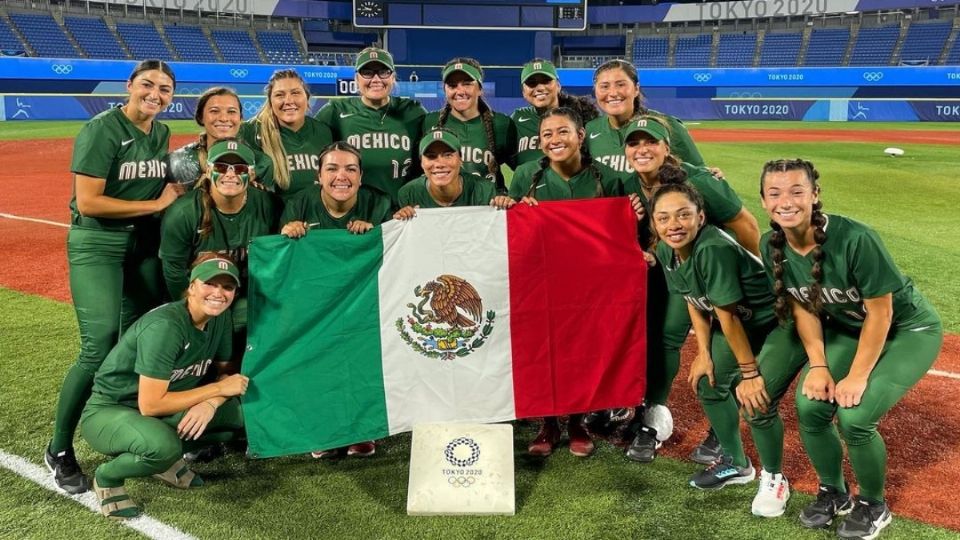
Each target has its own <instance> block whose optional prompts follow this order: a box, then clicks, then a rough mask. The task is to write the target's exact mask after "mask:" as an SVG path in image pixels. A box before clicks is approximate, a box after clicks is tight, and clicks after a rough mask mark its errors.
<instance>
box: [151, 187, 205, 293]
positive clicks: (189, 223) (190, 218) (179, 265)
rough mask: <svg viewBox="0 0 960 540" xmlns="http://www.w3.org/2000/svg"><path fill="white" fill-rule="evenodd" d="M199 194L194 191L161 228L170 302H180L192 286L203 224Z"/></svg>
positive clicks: (170, 211) (173, 207)
mask: <svg viewBox="0 0 960 540" xmlns="http://www.w3.org/2000/svg"><path fill="white" fill-rule="evenodd" d="M200 196H201V193H200V191H199V190H193V191H191V192H190V193H188V194H187V195H185V196H183V197H181V198H180V199H179V200H177V201H176V202H175V203H173V204H172V205H170V207H169V208H168V209H167V211H166V212H164V214H163V221H162V223H161V225H160V260H161V263H162V265H163V279H164V281H165V282H166V284H167V291H168V292H169V293H170V298H174V299H176V298H180V295H181V294H183V291H185V290H186V288H187V285H189V284H190V262H191V261H192V259H193V253H194V247H195V242H196V237H197V225H198V224H199V219H198V216H199V213H198V211H199V210H198V208H197V206H198V201H199V198H200Z"/></svg>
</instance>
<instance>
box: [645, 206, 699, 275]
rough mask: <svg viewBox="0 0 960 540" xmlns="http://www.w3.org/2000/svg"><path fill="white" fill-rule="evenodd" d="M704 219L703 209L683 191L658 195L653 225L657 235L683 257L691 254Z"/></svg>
mask: <svg viewBox="0 0 960 540" xmlns="http://www.w3.org/2000/svg"><path fill="white" fill-rule="evenodd" d="M704 221H705V216H704V214H703V211H702V210H700V209H698V208H697V205H696V204H695V203H694V202H693V201H691V200H690V198H689V197H687V196H686V195H685V194H683V193H677V192H674V193H667V194H665V195H663V196H661V197H658V198H657V201H656V205H655V206H654V208H653V226H654V228H655V229H656V231H657V235H658V236H659V237H660V240H662V241H663V242H665V243H666V244H667V245H668V246H670V247H671V248H673V250H674V251H675V252H677V254H678V255H680V258H681V259H686V258H687V257H689V256H690V252H692V251H693V242H694V240H696V238H697V232H699V231H700V228H701V227H702V226H703V223H704Z"/></svg>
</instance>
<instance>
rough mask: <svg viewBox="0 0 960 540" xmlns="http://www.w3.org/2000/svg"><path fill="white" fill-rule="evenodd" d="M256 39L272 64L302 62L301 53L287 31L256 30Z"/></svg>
mask: <svg viewBox="0 0 960 540" xmlns="http://www.w3.org/2000/svg"><path fill="white" fill-rule="evenodd" d="M257 40H258V41H259V42H260V48H262V49H263V52H264V54H266V55H267V59H268V60H269V61H270V63H272V64H303V63H305V62H304V59H303V55H302V54H300V47H299V46H297V43H296V41H294V39H293V36H292V35H290V33H289V32H268V31H264V30H260V31H258V32H257Z"/></svg>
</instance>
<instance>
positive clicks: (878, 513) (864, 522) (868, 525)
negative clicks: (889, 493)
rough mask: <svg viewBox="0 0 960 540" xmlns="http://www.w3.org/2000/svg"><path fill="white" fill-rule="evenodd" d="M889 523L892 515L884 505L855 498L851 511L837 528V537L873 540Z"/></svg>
mask: <svg viewBox="0 0 960 540" xmlns="http://www.w3.org/2000/svg"><path fill="white" fill-rule="evenodd" d="M891 521H893V514H891V513H890V509H889V508H887V504H886V503H882V502H879V503H872V502H868V501H866V500H865V499H863V498H861V497H857V499H856V502H854V503H853V511H851V512H850V515H848V516H847V517H846V518H845V519H844V520H843V522H842V523H840V525H839V526H838V527H837V536H839V537H840V538H856V539H858V540H873V539H874V538H876V537H877V535H879V534H880V531H882V530H883V528H884V527H886V526H887V525H889V524H890V522H891Z"/></svg>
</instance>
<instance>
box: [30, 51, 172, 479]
mask: <svg viewBox="0 0 960 540" xmlns="http://www.w3.org/2000/svg"><path fill="white" fill-rule="evenodd" d="M175 87H176V79H175V77H174V75H173V71H172V70H171V69H170V66H168V65H167V64H166V63H164V62H161V61H160V60H144V61H143V62H140V63H139V64H137V66H136V67H135V68H134V70H133V72H132V73H131V74H130V77H129V79H128V80H127V94H128V97H127V100H126V102H125V103H124V104H123V105H122V106H120V107H117V108H114V109H109V110H107V111H104V112H102V113H100V114H98V115H97V116H95V117H93V118H92V119H91V120H90V121H89V122H87V123H86V124H85V125H84V126H83V129H81V130H80V133H79V134H78V135H77V139H76V141H75V143H74V147H73V160H72V162H71V165H70V170H71V171H72V172H73V187H74V189H73V193H74V196H73V199H72V200H71V201H70V210H71V213H72V217H71V221H72V225H71V227H70V232H69V234H68V235H67V260H68V262H69V265H70V292H71V295H72V296H73V305H74V309H75V310H76V313H77V322H78V323H79V326H80V355H79V357H78V358H77V361H76V363H75V364H74V365H73V366H72V367H71V368H70V369H69V371H67V375H66V378H65V379H64V381H63V386H62V388H61V390H60V399H59V402H58V404H57V412H56V423H55V425H54V433H53V439H52V441H51V442H50V444H49V445H48V446H47V448H46V451H45V453H44V461H45V462H46V464H47V466H48V467H49V468H50V470H51V471H52V472H53V476H54V479H55V480H56V483H57V485H58V486H59V487H60V488H61V489H63V490H65V491H67V492H68V493H83V492H84V491H86V490H87V488H88V484H87V479H86V477H85V476H84V475H83V472H82V471H81V470H80V466H79V464H78V463H77V460H76V458H75V457H74V452H73V434H74V431H75V430H76V428H77V423H78V422H79V420H80V412H81V410H82V409H83V404H84V403H85V402H86V401H87V397H89V395H90V387H91V385H92V384H93V375H94V373H96V371H97V368H99V367H100V363H101V362H103V359H104V358H105V357H106V356H107V353H108V352H110V349H111V348H112V347H113V346H114V345H115V344H116V343H117V339H118V338H119V336H120V333H121V332H122V331H123V330H125V329H126V328H127V327H128V326H130V325H131V324H132V323H133V321H135V320H136V319H137V317H139V316H140V315H142V314H143V313H146V312H147V311H148V310H149V309H152V308H153V307H155V306H157V305H159V304H160V303H161V302H162V301H163V298H164V296H165V295H164V290H163V279H162V275H161V272H160V261H159V259H158V258H157V246H158V244H159V232H160V220H159V218H158V217H157V215H158V214H159V213H160V212H162V211H163V210H164V209H165V208H167V207H168V206H169V205H170V204H171V203H173V201H175V200H176V199H177V197H179V196H180V195H181V194H182V193H183V192H184V187H183V186H179V185H176V184H167V183H165V182H164V178H165V177H166V171H165V169H166V165H165V164H164V162H163V157H164V156H165V155H166V154H167V150H168V144H169V141H170V130H169V128H167V126H165V125H163V124H161V123H159V122H156V121H155V120H156V117H157V115H158V114H160V112H161V111H163V110H164V109H165V108H166V107H167V105H169V104H170V102H171V101H172V99H173V92H174V88H175Z"/></svg>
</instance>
